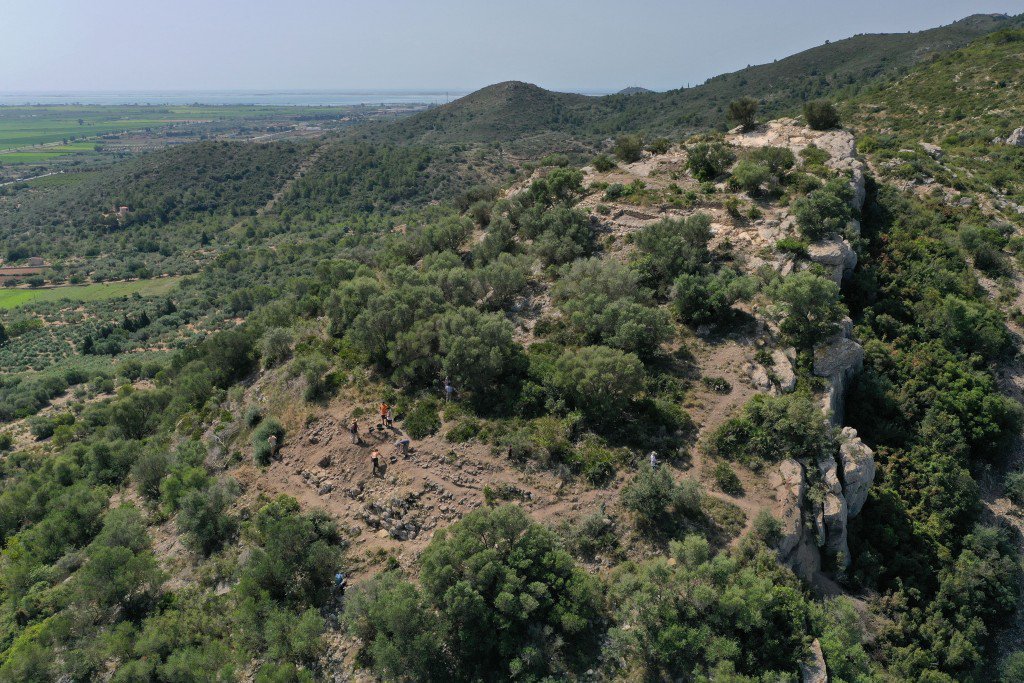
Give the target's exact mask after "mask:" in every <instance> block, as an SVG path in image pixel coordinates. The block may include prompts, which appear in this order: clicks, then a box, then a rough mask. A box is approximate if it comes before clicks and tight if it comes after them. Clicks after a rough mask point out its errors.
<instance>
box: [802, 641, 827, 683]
mask: <svg viewBox="0 0 1024 683" xmlns="http://www.w3.org/2000/svg"><path fill="white" fill-rule="evenodd" d="M800 683H828V670H827V669H826V668H825V654H824V653H823V652H822V651H821V643H820V642H818V639H817V638H815V639H814V641H813V642H812V643H811V651H810V652H809V653H808V654H807V657H806V658H805V659H804V661H802V662H800Z"/></svg>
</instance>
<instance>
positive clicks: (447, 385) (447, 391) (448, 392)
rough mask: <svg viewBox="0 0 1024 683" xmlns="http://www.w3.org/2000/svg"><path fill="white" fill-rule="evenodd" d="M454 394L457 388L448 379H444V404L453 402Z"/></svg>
mask: <svg viewBox="0 0 1024 683" xmlns="http://www.w3.org/2000/svg"><path fill="white" fill-rule="evenodd" d="M454 393H455V387H453V386H452V383H451V382H450V381H448V378H447V377H445V378H444V402H445V403H450V402H451V400H452V395H453V394H454Z"/></svg>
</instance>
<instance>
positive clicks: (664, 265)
mask: <svg viewBox="0 0 1024 683" xmlns="http://www.w3.org/2000/svg"><path fill="white" fill-rule="evenodd" d="M710 239H711V217H710V216H708V215H707V214H705V213H698V214H694V215H693V216H690V217H688V218H686V219H681V220H672V219H669V218H666V219H664V220H661V221H658V222H657V223H653V224H651V225H647V226H645V227H644V228H643V229H641V230H640V231H639V232H638V233H636V234H635V237H634V240H633V242H634V244H635V245H636V247H637V252H638V255H637V257H636V259H635V261H634V264H633V267H634V268H635V269H636V271H637V272H638V273H640V279H641V282H643V284H645V285H646V286H648V287H650V288H651V289H653V290H654V291H655V292H662V293H663V292H666V291H667V290H668V288H669V286H670V285H671V284H672V281H673V280H674V279H675V278H676V277H678V276H679V275H680V274H681V273H690V274H698V273H702V272H705V271H706V270H707V268H708V267H709V265H710V264H711V252H709V251H708V241H709V240H710Z"/></svg>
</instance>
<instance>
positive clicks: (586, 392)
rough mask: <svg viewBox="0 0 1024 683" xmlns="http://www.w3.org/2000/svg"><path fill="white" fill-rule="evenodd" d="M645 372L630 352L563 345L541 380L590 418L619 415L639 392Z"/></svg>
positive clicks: (613, 417) (603, 418) (602, 347)
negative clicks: (564, 347) (565, 347)
mask: <svg viewBox="0 0 1024 683" xmlns="http://www.w3.org/2000/svg"><path fill="white" fill-rule="evenodd" d="M645 377H646V373H645V372H644V366H643V363H641V362H640V359H639V358H638V357H637V356H636V355H635V354H632V353H624V352H622V351H619V350H618V349H610V348H608V347H604V346H585V347H583V348H581V349H575V350H574V349H566V350H565V351H564V352H563V353H562V355H561V356H559V357H558V359H557V360H556V361H555V363H554V366H553V367H552V368H551V373H550V374H549V375H548V376H547V377H545V378H544V381H545V382H546V383H547V385H548V386H549V387H550V388H551V390H552V391H553V393H554V394H555V395H557V396H560V397H562V398H563V399H564V400H565V401H566V402H567V403H568V404H569V405H572V406H575V407H576V408H578V409H579V410H580V411H582V412H583V413H584V414H585V415H586V416H587V417H589V418H591V419H593V420H608V419H615V418H616V417H619V416H621V415H622V414H623V413H624V412H625V411H626V410H627V408H629V406H630V404H631V403H632V402H633V401H634V400H635V399H636V398H637V397H638V396H639V394H640V392H641V391H642V390H643V387H644V380H645Z"/></svg>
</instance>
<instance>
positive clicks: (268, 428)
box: [251, 417, 285, 465]
mask: <svg viewBox="0 0 1024 683" xmlns="http://www.w3.org/2000/svg"><path fill="white" fill-rule="evenodd" d="M271 434H273V435H275V436H276V437H277V447H278V448H280V447H281V445H282V444H283V443H284V434H285V431H284V427H282V426H281V423H280V422H278V421H277V420H275V419H274V418H272V417H270V418H267V419H265V420H263V422H261V423H260V424H259V425H258V426H257V427H256V429H254V430H253V431H252V437H251V441H252V457H253V460H255V461H256V464H257V465H269V464H270V457H271V453H270V442H269V441H268V439H269V438H270V435H271Z"/></svg>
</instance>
